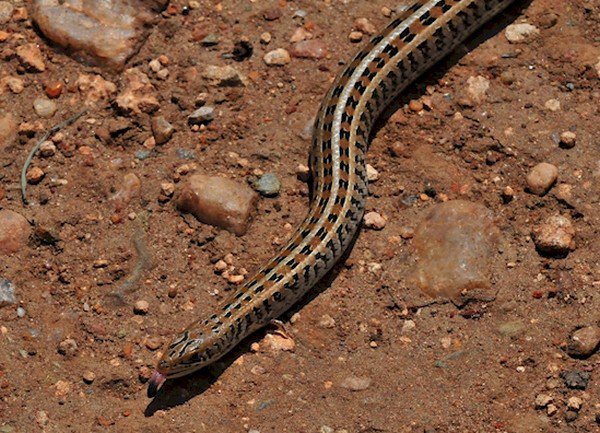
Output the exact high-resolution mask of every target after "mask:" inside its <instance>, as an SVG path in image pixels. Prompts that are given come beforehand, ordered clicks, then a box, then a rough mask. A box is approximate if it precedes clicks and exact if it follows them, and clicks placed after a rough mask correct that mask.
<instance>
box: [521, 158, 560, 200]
mask: <svg viewBox="0 0 600 433" xmlns="http://www.w3.org/2000/svg"><path fill="white" fill-rule="evenodd" d="M556 179H558V168H557V167H556V166H555V165H552V164H548V163H547V162H542V163H540V164H538V165H536V166H535V167H533V169H531V171H530V172H529V174H528V175H527V178H526V180H527V186H528V188H529V191H531V192H532V193H533V194H537V195H540V196H541V195H544V194H546V193H547V192H548V191H549V190H550V188H551V187H552V185H554V183H555V182H556Z"/></svg>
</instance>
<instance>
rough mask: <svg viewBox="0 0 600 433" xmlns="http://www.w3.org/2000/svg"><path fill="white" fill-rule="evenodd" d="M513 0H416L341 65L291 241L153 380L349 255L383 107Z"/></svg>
mask: <svg viewBox="0 0 600 433" xmlns="http://www.w3.org/2000/svg"><path fill="white" fill-rule="evenodd" d="M512 1H513V0H428V1H427V0H417V1H412V2H409V4H408V6H407V8H406V10H405V11H404V12H402V13H401V14H399V16H398V17H396V18H395V19H394V20H393V21H392V22H391V23H390V24H389V25H388V26H387V27H386V28H385V29H383V31H382V32H381V33H379V35H377V36H375V37H374V38H373V39H372V40H371V41H370V42H369V43H368V44H367V45H366V46H365V47H364V48H363V49H362V50H361V51H360V52H359V53H358V54H357V55H356V56H355V57H354V59H353V60H352V61H351V62H349V63H348V65H347V66H346V67H345V68H344V69H343V70H342V71H341V72H340V74H339V75H338V76H337V78H336V80H335V82H334V83H333V85H332V86H331V88H330V89H329V92H327V95H326V96H325V98H324V99H323V102H322V104H321V108H320V110H319V114H318V116H317V119H316V122H315V129H314V136H313V145H312V151H311V154H310V165H311V174H312V177H313V200H312V203H311V206H310V210H309V212H308V215H307V216H306V219H305V220H304V222H303V223H302V224H301V225H300V226H299V227H298V229H297V230H296V232H295V233H294V235H293V236H292V237H291V239H290V241H289V242H288V243H287V245H286V246H285V247H284V248H282V249H281V250H280V251H279V252H278V253H277V254H276V255H275V256H274V257H273V258H272V259H271V260H269V261H268V262H267V264H266V265H264V266H263V267H262V268H260V270H259V271H258V272H257V273H256V275H254V276H253V277H252V278H250V279H249V280H248V282H246V283H245V284H243V285H242V286H240V288H238V289H237V290H236V291H235V293H233V294H232V295H231V296H230V297H229V298H228V299H227V300H226V301H225V302H223V304H221V305H220V306H219V307H218V308H217V309H216V310H215V311H214V312H213V314H211V315H208V316H207V317H203V318H200V319H199V320H197V321H196V322H194V323H192V324H191V325H190V326H188V327H187V328H186V329H185V330H184V331H183V332H181V333H180V334H179V335H177V336H176V337H175V338H174V339H173V341H172V342H171V344H169V346H168V347H167V348H166V350H165V352H164V355H163V357H162V359H161V360H160V361H159V363H158V366H157V368H156V371H155V372H154V374H153V375H152V378H151V379H150V381H149V387H148V396H149V397H153V396H154V395H155V394H156V392H157V390H158V388H159V386H160V385H161V384H162V382H164V380H165V379H167V378H173V377H179V376H184V375H186V374H190V373H192V372H193V371H196V370H198V369H200V368H202V367H205V366H207V365H209V364H211V363H213V362H215V361H216V360H218V359H219V358H221V357H222V356H223V355H225V354H226V353H227V352H229V351H230V350H231V349H232V348H233V347H234V346H235V345H237V344H238V343H239V342H240V341H241V340H243V339H244V338H245V337H246V336H248V335H249V334H251V333H252V332H254V331H256V330H257V329H259V328H262V327H263V326H265V325H266V324H268V323H269V322H270V321H272V320H273V319H275V318H277V317H278V316H280V315H281V314H282V313H284V312H285V311H286V310H288V309H289V308H290V307H291V306H292V305H294V304H295V303H296V302H297V301H298V300H299V299H300V298H301V297H302V296H304V294H306V292H308V291H309V290H310V289H311V288H312V287H313V286H314V285H315V283H316V282H317V281H318V280H319V279H321V278H322V277H323V276H324V275H325V274H326V273H327V272H328V271H329V270H330V269H331V268H332V267H333V265H334V264H335V263H336V261H337V260H338V259H339V258H340V257H341V256H342V255H343V253H344V251H345V250H346V249H347V248H348V246H349V244H350V242H351V240H352V238H353V237H354V235H355V234H356V231H357V230H358V227H359V225H360V222H361V219H362V216H363V213H364V207H365V201H366V199H367V178H366V168H365V151H366V149H367V141H368V137H369V133H370V131H371V127H372V126H373V123H374V121H375V119H376V118H377V116H378V115H379V114H380V113H381V111H382V110H383V108H385V106H386V105H387V104H388V103H389V102H390V101H391V100H392V99H393V98H395V97H396V96H397V95H398V94H399V93H400V92H401V91H402V90H404V89H405V88H406V87H407V86H408V85H409V84H410V83H412V82H413V81H414V80H415V79H416V78H417V77H418V76H419V75H421V74H422V73H423V72H425V71H426V70H427V69H429V68H430V67H431V66H432V65H434V64H435V63H436V62H437V61H439V60H440V59H441V58H442V57H444V56H445V55H446V54H448V53H449V52H451V51H452V50H453V49H454V48H455V47H456V46H457V45H458V44H459V43H461V42H462V41H464V40H465V39H466V38H467V37H468V36H469V35H470V34H471V33H473V32H474V31H475V30H476V29H477V28H479V27H481V26H482V25H483V24H484V23H486V22H487V21H488V20H489V19H490V18H492V17H493V16H495V15H496V14H498V13H499V12H500V11H501V10H503V9H504V8H505V7H506V6H508V5H509V4H510V3H512Z"/></svg>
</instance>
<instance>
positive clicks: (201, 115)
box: [188, 105, 215, 125]
mask: <svg viewBox="0 0 600 433" xmlns="http://www.w3.org/2000/svg"><path fill="white" fill-rule="evenodd" d="M214 118H215V109H214V107H211V106H208V105H206V106H204V107H200V108H198V109H197V110H196V111H194V112H193V113H192V114H190V115H189V116H188V123H189V124H190V125H202V124H206V123H209V122H210V121H212V120H213V119H214Z"/></svg>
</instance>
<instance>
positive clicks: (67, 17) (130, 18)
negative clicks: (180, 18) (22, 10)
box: [32, 0, 168, 69]
mask: <svg viewBox="0 0 600 433" xmlns="http://www.w3.org/2000/svg"><path fill="white" fill-rule="evenodd" d="M167 2H168V0H154V1H142V0H87V1H81V0H34V2H33V9H32V18H33V20H34V21H35V23H36V24H37V25H38V27H39V28H40V30H41V31H42V33H44V35H45V36H46V37H48V39H50V40H52V41H53V42H55V43H56V44H58V45H60V46H62V47H64V48H66V49H68V50H69V52H71V53H72V54H73V55H74V56H75V57H77V58H83V59H85V60H86V61H88V62H91V63H95V64H99V65H103V66H110V67H113V68H116V69H121V68H122V67H123V66H124V65H125V62H126V61H127V59H129V58H130V57H131V56H132V55H133V54H135V53H136V52H137V51H138V50H139V48H140V46H141V44H142V43H143V42H144V40H145V35H146V34H147V32H148V30H149V24H151V23H152V22H153V21H154V19H155V17H156V12H157V11H159V10H161V9H162V8H163V7H164V6H165V5H166V3H167Z"/></svg>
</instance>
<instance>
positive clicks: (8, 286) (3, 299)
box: [0, 278, 17, 308]
mask: <svg viewBox="0 0 600 433" xmlns="http://www.w3.org/2000/svg"><path fill="white" fill-rule="evenodd" d="M16 303H17V298H15V286H14V285H13V283H12V282H11V281H10V280H7V279H6V278H0V308H2V307H6V306H7V305H14V304H16Z"/></svg>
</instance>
